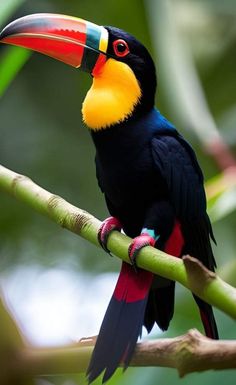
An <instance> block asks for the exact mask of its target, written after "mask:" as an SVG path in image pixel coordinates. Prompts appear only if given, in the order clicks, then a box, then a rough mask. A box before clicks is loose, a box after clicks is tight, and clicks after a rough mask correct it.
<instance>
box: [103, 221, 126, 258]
mask: <svg viewBox="0 0 236 385" xmlns="http://www.w3.org/2000/svg"><path fill="white" fill-rule="evenodd" d="M121 229H122V225H121V223H120V221H119V219H117V218H115V217H109V218H107V219H105V221H103V222H102V225H101V227H100V229H99V231H98V241H99V243H100V245H101V246H102V248H103V249H104V250H105V251H106V252H107V253H109V254H110V250H109V249H108V248H107V242H108V237H109V235H110V234H111V232H112V231H113V230H117V231H121Z"/></svg>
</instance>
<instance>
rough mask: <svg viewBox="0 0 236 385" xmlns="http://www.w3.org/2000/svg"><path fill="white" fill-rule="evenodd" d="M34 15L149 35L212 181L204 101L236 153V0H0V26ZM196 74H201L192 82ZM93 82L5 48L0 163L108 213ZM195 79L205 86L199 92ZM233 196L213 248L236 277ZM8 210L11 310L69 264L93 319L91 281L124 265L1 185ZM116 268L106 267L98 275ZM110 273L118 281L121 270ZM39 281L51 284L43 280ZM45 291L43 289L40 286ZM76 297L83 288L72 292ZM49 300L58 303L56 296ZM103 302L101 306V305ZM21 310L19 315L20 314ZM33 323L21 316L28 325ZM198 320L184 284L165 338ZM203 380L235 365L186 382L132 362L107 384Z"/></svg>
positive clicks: (163, 83) (0, 221) (229, 324)
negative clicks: (99, 177) (87, 113)
mask: <svg viewBox="0 0 236 385" xmlns="http://www.w3.org/2000/svg"><path fill="white" fill-rule="evenodd" d="M35 12H54V13H65V14H68V15H74V16H78V17H81V18H84V19H86V20H89V21H93V22H95V23H97V24H101V25H114V26H117V27H120V28H122V29H125V30H127V31H128V32H130V33H132V34H133V35H135V36H136V37H137V38H138V39H139V40H141V41H142V42H143V43H144V44H145V45H146V46H147V47H148V48H149V49H150V51H151V52H152V54H153V56H154V57H155V60H156V65H157V74H158V79H159V81H158V93H157V106H158V108H159V109H160V110H161V112H163V113H164V114H165V115H166V116H167V118H168V119H170V120H171V121H172V122H173V123H174V124H175V125H176V126H177V128H178V130H179V131H180V132H181V133H182V134H183V135H184V136H185V137H186V138H187V139H188V140H189V141H190V142H191V143H192V145H193V147H194V149H195V150H196V152H197V156H198V159H199V162H200V164H201V166H202V168H203V171H204V175H205V179H206V180H207V181H208V180H209V179H211V178H213V177H216V178H217V177H218V175H219V174H220V170H219V169H218V168H217V165H216V163H215V162H214V160H213V159H212V158H211V157H210V156H209V155H207V153H206V151H204V143H203V142H204V134H203V135H202V134H200V135H198V133H197V132H196V130H195V128H196V126H198V125H199V127H200V129H202V130H203V132H204V130H205V135H206V137H207V138H209V135H210V133H211V129H210V128H209V124H207V123H206V121H205V114H204V111H203V113H202V114H201V111H202V110H201V108H200V107H199V105H201V103H203V105H204V108H206V110H207V114H208V117H210V120H211V121H212V122H216V126H217V127H218V129H219V131H220V133H221V135H222V136H223V137H224V139H225V141H226V142H227V143H228V144H229V145H230V147H231V149H232V151H233V152H234V151H235V144H236V130H235V122H236V76H235V68H236V55H235V49H236V3H235V1H234V0H224V2H222V1H220V0H172V1H171V0H146V1H144V0H143V1H142V0H130V1H125V0H120V1H119V2H118V1H115V0H100V1H96V0H71V1H66V0H28V1H24V0H0V27H3V26H4V25H5V24H7V23H8V22H9V21H11V20H14V19H15V18H17V17H20V16H23V15H26V14H30V13H35ZM176 31H178V33H177V34H176ZM191 74H192V75H193V74H194V77H195V78H194V79H195V82H194V83H192V75H191ZM90 84H91V79H90V77H89V76H88V75H87V74H85V73H82V72H79V71H78V70H75V69H73V68H70V67H68V66H66V65H64V64H62V63H59V62H57V61H54V60H52V59H50V58H48V57H44V56H43V55H40V54H33V55H31V54H30V53H29V52H27V51H24V50H20V49H17V48H12V47H5V46H0V138H1V139H0V164H2V165H4V166H6V167H8V168H10V169H12V170H14V171H16V172H19V173H21V174H25V175H27V176H29V177H31V178H32V179H33V180H34V181H35V182H36V183H38V184H39V185H41V186H42V187H44V188H46V189H48V190H49V191H51V192H54V193H56V194H58V195H61V196H63V197H64V198H65V199H67V200H68V201H69V202H71V203H73V204H74V205H77V206H79V207H81V208H83V209H85V210H87V211H89V212H91V213H92V214H94V215H95V216H97V217H98V218H100V219H103V218H105V217H106V216H107V210H106V207H105V204H104V200H103V196H102V194H101V193H100V191H99V189H98V187H97V182H96V177H95V167H94V155H95V151H94V148H93V144H92V142H91V140H90V135H89V132H88V131H87V129H86V127H84V126H83V124H82V123H81V111H80V110H81V104H82V101H83V99H84V97H85V94H86V92H87V90H88V88H89V87H90ZM196 84H197V86H196ZM198 87H200V89H201V92H202V91H203V92H202V93H200V94H199V92H198V91H199V88H198ZM201 87H202V88H201ZM186 90H187V91H186ZM185 92H186V95H187V96H186V95H185V97H186V99H185V100H186V101H188V104H189V105H188V108H187V105H186V114H185V105H184V99H183V101H181V98H182V97H183V94H184V93H185ZM204 95H205V96H204ZM201 98H202V99H201ZM200 99H201V100H200ZM196 101H198V102H199V105H197V103H195V102H196ZM207 104H208V105H209V110H208V109H207ZM213 125H214V124H213ZM208 128H209V131H208ZM213 131H214V130H213ZM235 156H236V154H235ZM230 194H231V195H230V198H229V196H223V197H222V199H221V201H220V203H219V206H217V209H216V210H215V211H214V218H213V217H212V218H213V219H214V224H213V227H214V232H215V236H216V239H217V243H218V247H217V248H215V249H214V251H215V255H216V259H217V263H218V271H219V274H220V275H221V276H223V277H225V278H226V279H227V280H228V281H229V282H230V283H231V284H233V285H235V284H236V278H235V277H236V263H235V248H236V237H235V227H236V215H235V211H234V209H235V205H236V192H235V190H234V189H232V190H231V191H230ZM217 210H218V211H217ZM0 212H1V215H0V234H1V241H0V271H1V282H2V287H3V291H4V293H5V296H6V297H7V298H8V299H9V305H10V306H11V307H13V312H16V310H15V309H14V305H13V304H15V303H17V301H18V302H19V301H21V304H22V303H24V295H25V294H24V293H25V291H24V290H25V286H24V283H25V281H26V280H27V282H28V286H27V290H29V291H33V289H34V284H35V280H36V278H37V279H39V277H41V276H42V274H43V275H44V276H45V274H47V272H50V273H52V272H53V271H60V274H63V271H64V272H65V274H66V279H65V278H64V281H63V282H64V284H65V286H66V282H67V281H68V282H69V281H70V276H71V280H73V282H75V281H76V279H78V280H81V281H83V284H84V286H83V290H84V297H85V298H83V300H82V299H81V302H79V301H78V302H77V304H78V311H79V312H81V313H82V314H83V317H84V318H83V319H84V321H81V322H84V323H87V322H88V320H89V318H90V316H91V315H90V311H89V303H86V289H85V288H87V289H88V290H89V287H90V286H91V284H92V282H93V281H94V280H95V279H96V278H97V277H98V276H99V274H102V273H104V272H107V273H109V272H117V271H118V270H119V265H120V262H119V261H118V260H117V259H116V258H108V257H107V255H105V253H104V252H102V251H101V250H100V249H97V248H95V247H94V246H92V245H90V244H89V243H87V242H86V241H84V240H82V239H80V238H79V237H77V236H75V235H74V234H72V233H69V232H67V231H66V230H62V229H60V228H59V227H58V226H57V225H56V224H54V223H50V222H49V221H48V220H47V219H45V218H43V217H40V216H39V215H38V214H37V213H35V212H34V211H32V210H31V209H29V208H28V207H26V206H24V205H23V204H21V203H19V202H17V201H15V200H14V199H13V198H11V197H9V196H6V195H4V194H3V193H0ZM30 269H31V270H30ZM31 272H32V274H31ZM234 273H235V274H234ZM70 274H71V275H70ZM30 275H31V279H30V278H29V276H30ZM16 276H17V280H15V277H16ZM49 276H50V275H49ZM108 276H110V275H101V280H103V279H107V277H108ZM32 277H33V278H32ZM53 277H54V276H53V275H52V276H51V285H54V288H55V290H56V291H57V292H58V296H59V298H58V302H59V305H58V311H59V313H58V314H60V311H61V312H66V305H65V304H63V301H62V300H61V301H60V299H61V298H63V293H62V290H64V286H60V285H61V280H60V279H59V280H57V279H56V280H54V281H53ZM84 277H86V279H85V278H84ZM99 277H100V276H99ZM111 277H112V280H114V279H115V278H114V277H115V276H114V274H113V275H112V276H111ZM13 278H14V279H13ZM54 278H55V277H54ZM13 281H14V282H13ZM9 282H10V284H9ZM12 282H13V283H12ZM39 282H41V283H40V284H41V285H43V283H42V282H43V280H42V281H39ZM112 282H113V281H112ZM4 285H5V286H4ZM109 285H110V284H109ZM9 288H10V289H9ZM62 288H63V289H62ZM109 288H110V286H109ZM21 289H22V290H23V291H21ZM38 290H39V292H40V286H39V288H38ZM42 291H43V287H42ZM105 291H106V290H105ZM111 291H112V289H110V292H108V293H107V296H108V297H109V296H110V295H111ZM103 292H104V290H101V292H100V293H99V292H98V291H97V290H95V291H94V293H93V295H92V294H91V296H90V297H92V296H96V298H95V300H96V301H97V302H98V303H100V302H99V301H102V299H99V297H100V296H103ZM71 295H74V296H76V290H74V291H73V294H71ZM46 297H47V295H46ZM48 300H49V304H48V306H49V308H50V305H51V304H50V297H49V298H48ZM83 306H84V307H83ZM104 306H105V305H104ZM16 307H17V305H16ZM84 309H86V311H85V310H84ZM32 311H33V310H32ZM34 311H37V310H35V309H34ZM42 311H44V310H41V312H42ZM97 311H98V312H101V310H99V308H98V309H97ZM16 313H17V312H16ZM215 313H216V317H217V322H218V325H219V333H220V336H221V338H234V337H235V323H234V321H232V320H230V319H229V318H228V317H226V316H225V315H223V314H221V313H220V312H218V311H216V312H215ZM17 316H19V317H20V315H19V314H18V313H17ZM58 317H59V316H58ZM44 318H47V314H44ZM54 322H56V320H55V319H54ZM58 322H59V318H58ZM31 326H32V325H31ZM27 327H28V326H27V325H23V330H25V332H26V333H27ZM96 327H97V331H98V326H96ZM191 327H197V328H199V330H202V327H201V325H200V322H199V319H198V315H197V312H196V309H195V304H194V303H193V300H192V298H191V295H190V294H189V293H188V292H187V290H185V289H183V288H181V287H179V285H178V288H177V295H176V312H175V316H174V319H173V321H172V324H171V327H170V331H169V332H168V333H165V334H162V335H163V336H176V335H178V334H180V333H184V332H186V331H187V330H188V329H189V328H191ZM78 328H79V326H78ZM36 333H37V331H36ZM155 333H157V330H155ZM155 333H154V336H155ZM68 334H69V333H68ZM37 381H38V383H40V384H51V383H53V384H74V383H75V384H77V383H78V382H80V381H82V379H81V378H80V377H76V376H75V377H73V378H72V377H71V378H70V379H68V378H60V379H58V378H56V377H55V379H50V380H47V382H46V380H42V379H41V380H37ZM200 381H201V382H202V383H204V384H213V383H214V384H215V385H217V384H220V383H222V381H227V383H228V384H233V383H235V381H236V373H235V372H234V371H224V372H223V371H222V372H219V373H214V372H208V373H204V374H192V375H189V376H187V377H186V378H184V379H182V380H180V379H178V376H177V374H176V372H175V371H174V370H171V369H165V368H164V369H162V368H145V369H144V368H140V369H135V370H134V369H129V370H128V371H127V372H126V373H125V375H122V376H121V375H120V373H119V372H118V374H117V376H116V377H115V378H114V379H112V380H111V383H114V384H115V383H116V382H117V383H119V384H122V385H123V384H124V385H125V384H130V383H135V384H146V385H152V384H162V385H165V384H169V383H172V384H190V383H191V384H192V385H194V384H199V382H200Z"/></svg>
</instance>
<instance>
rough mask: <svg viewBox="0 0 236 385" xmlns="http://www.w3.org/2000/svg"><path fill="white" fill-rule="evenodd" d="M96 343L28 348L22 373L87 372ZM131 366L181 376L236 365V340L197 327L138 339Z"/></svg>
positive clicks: (21, 362) (18, 369)
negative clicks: (214, 336)
mask: <svg viewBox="0 0 236 385" xmlns="http://www.w3.org/2000/svg"><path fill="white" fill-rule="evenodd" d="M92 350H93V345H90V346H87V345H86V343H85V344H84V346H83V343H79V344H78V345H77V346H73V347H67V348H66V347H65V348H63V349H62V348H51V349H50V348H48V349H40V348H27V349H25V350H22V351H21V352H20V354H19V356H18V359H17V360H16V361H15V363H14V371H16V373H18V376H19V377H21V378H22V377H26V376H30V377H35V376H40V375H58V374H60V375H61V374H70V373H80V372H81V373H82V372H85V371H86V369H87V367H88V363H89V360H90V356H91V354H92ZM130 366H134V367H141V366H159V367H169V368H176V369H177V370H178V372H179V375H180V377H183V376H185V375H186V374H188V373H191V372H202V371H205V370H210V369H215V370H221V369H233V368H236V341H215V340H211V339H209V338H207V337H205V336H203V335H202V334H201V333H199V332H198V331H197V330H195V329H193V330H190V331H189V332H188V333H187V334H185V335H182V336H179V337H176V338H162V339H158V340H153V341H145V342H142V343H138V344H137V347H136V350H135V353H134V356H133V359H132V361H131V364H130Z"/></svg>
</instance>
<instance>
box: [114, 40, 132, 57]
mask: <svg viewBox="0 0 236 385" xmlns="http://www.w3.org/2000/svg"><path fill="white" fill-rule="evenodd" d="M113 49H114V52H115V54H116V56H119V57H124V56H126V55H128V53H129V46H128V44H127V43H126V41H125V40H122V39H118V40H115V41H114V42H113Z"/></svg>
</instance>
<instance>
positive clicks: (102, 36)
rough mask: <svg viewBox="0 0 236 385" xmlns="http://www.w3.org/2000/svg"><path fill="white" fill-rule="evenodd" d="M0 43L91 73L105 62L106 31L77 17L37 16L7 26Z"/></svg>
mask: <svg viewBox="0 0 236 385" xmlns="http://www.w3.org/2000/svg"><path fill="white" fill-rule="evenodd" d="M0 42H1V43H6V44H13V45H17V46H20V47H25V48H29V49H32V50H34V51H37V52H41V53H43V54H45V55H48V56H51V57H53V58H55V59H57V60H60V61H62V62H64V63H66V64H69V65H71V66H73V67H76V68H79V67H80V68H81V69H83V70H85V71H88V72H90V73H92V74H94V73H96V71H99V68H100V67H101V66H102V65H103V64H104V63H105V61H106V59H107V57H106V52H107V46H108V31H107V30H106V29H105V28H104V27H101V26H98V25H96V24H93V23H90V22H88V21H85V20H82V19H78V18H76V17H72V16H65V15H56V14H50V13H40V14H34V15H29V16H25V17H22V18H20V19H17V20H15V21H13V22H12V23H10V24H8V25H7V26H6V27H5V28H4V29H3V31H2V32H1V33H0Z"/></svg>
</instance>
